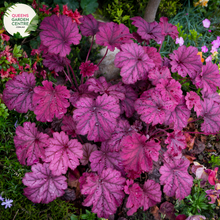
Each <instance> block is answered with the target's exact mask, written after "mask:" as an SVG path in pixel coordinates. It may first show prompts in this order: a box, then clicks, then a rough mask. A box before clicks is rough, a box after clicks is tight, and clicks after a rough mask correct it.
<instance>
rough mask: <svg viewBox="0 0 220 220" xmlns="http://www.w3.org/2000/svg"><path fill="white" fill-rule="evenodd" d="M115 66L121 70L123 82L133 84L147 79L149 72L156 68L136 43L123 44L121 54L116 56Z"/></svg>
mask: <svg viewBox="0 0 220 220" xmlns="http://www.w3.org/2000/svg"><path fill="white" fill-rule="evenodd" d="M115 66H116V67H118V68H122V69H121V73H120V74H121V76H122V81H123V82H124V83H125V84H133V83H135V82H137V81H138V80H144V79H147V72H148V71H149V70H150V69H151V68H153V67H154V66H155V64H154V62H153V60H151V59H150V58H149V56H148V55H147V54H146V53H145V51H144V49H143V48H142V46H140V45H137V44H136V43H130V44H123V45H122V46H121V52H119V53H117V54H116V56H115Z"/></svg>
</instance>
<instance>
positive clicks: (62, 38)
mask: <svg viewBox="0 0 220 220" xmlns="http://www.w3.org/2000/svg"><path fill="white" fill-rule="evenodd" d="M40 29H42V30H43V31H41V33H40V39H41V42H42V43H43V45H44V46H47V47H48V52H49V53H54V54H59V55H60V56H61V57H65V56H66V55H68V54H69V53H70V51H71V47H70V46H71V44H75V45H76V44H79V42H80V40H81V37H82V36H81V35H80V34H79V29H78V27H77V24H76V22H74V23H73V22H72V19H71V18H70V17H67V16H66V15H59V16H57V15H52V16H50V17H45V18H44V19H43V21H42V22H41V25H40Z"/></svg>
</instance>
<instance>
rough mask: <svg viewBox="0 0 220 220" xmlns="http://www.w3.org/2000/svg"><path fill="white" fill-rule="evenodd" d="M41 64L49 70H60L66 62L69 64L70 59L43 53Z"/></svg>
mask: <svg viewBox="0 0 220 220" xmlns="http://www.w3.org/2000/svg"><path fill="white" fill-rule="evenodd" d="M43 58H44V59H43V65H44V66H46V67H47V68H48V69H49V70H51V71H52V70H54V71H55V72H56V73H57V72H62V71H63V70H64V67H65V66H66V64H67V63H68V64H70V60H69V59H67V58H66V57H60V56H59V55H57V54H46V55H43Z"/></svg>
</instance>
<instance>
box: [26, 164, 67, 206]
mask: <svg viewBox="0 0 220 220" xmlns="http://www.w3.org/2000/svg"><path fill="white" fill-rule="evenodd" d="M31 170H32V172H30V173H26V174H25V176H24V178H23V179H22V183H23V184H24V185H25V186H27V187H26V188H25V189H24V195H25V196H27V198H28V199H30V200H31V201H32V202H33V203H46V204H47V203H49V202H52V201H53V200H54V199H56V198H57V197H60V196H62V195H63V194H64V190H65V189H66V188H67V182H66V177H65V176H62V175H60V176H54V175H53V174H52V173H51V171H50V169H49V164H48V163H44V164H40V163H38V164H35V165H33V166H32V167H31Z"/></svg>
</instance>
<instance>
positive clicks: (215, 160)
mask: <svg viewBox="0 0 220 220" xmlns="http://www.w3.org/2000/svg"><path fill="white" fill-rule="evenodd" d="M208 163H210V164H211V165H212V168H213V167H216V166H220V157H219V156H215V155H212V156H211V158H210V160H209V161H208Z"/></svg>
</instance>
